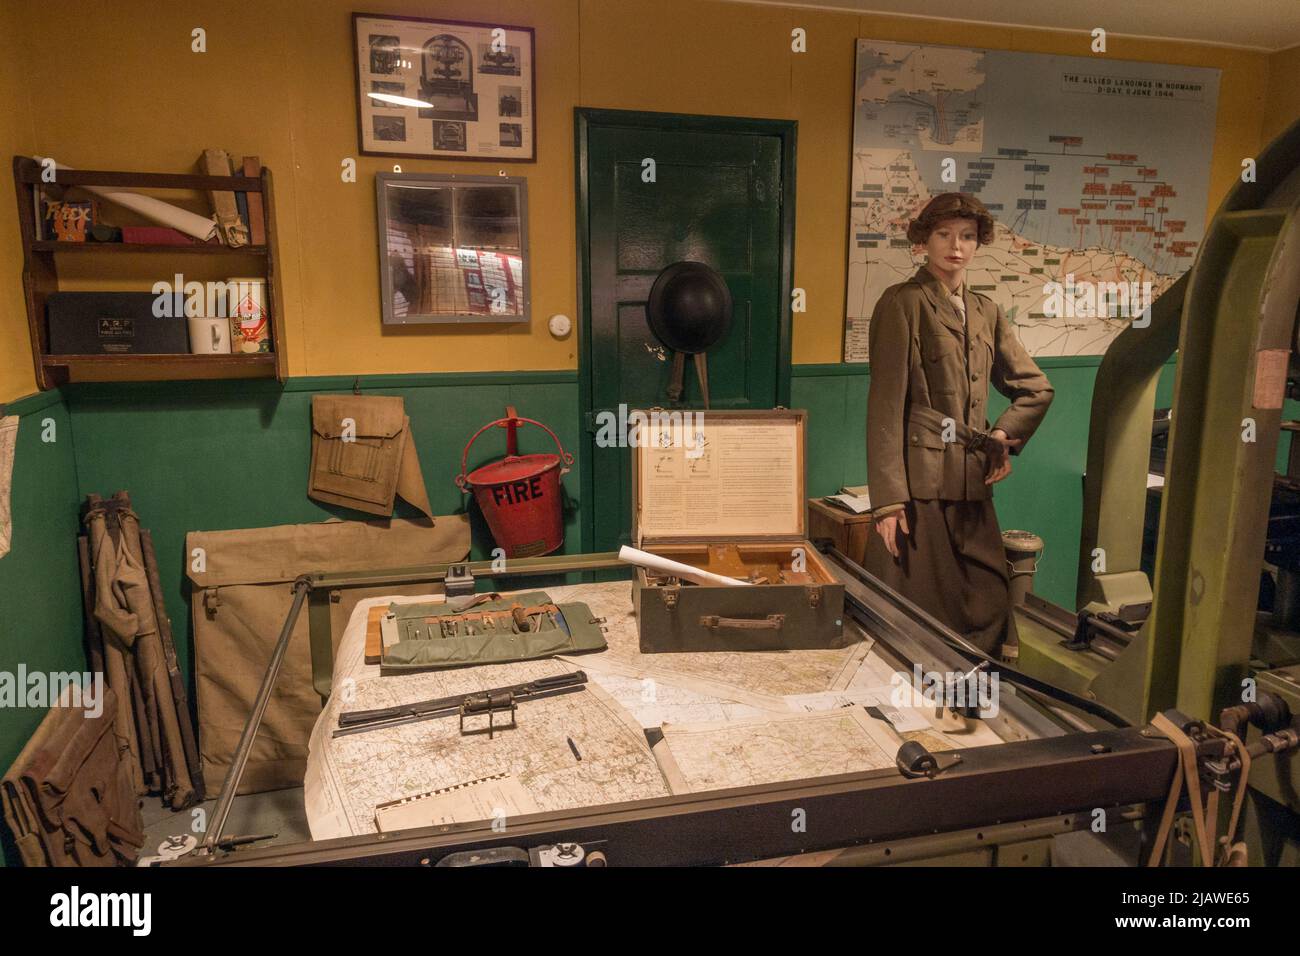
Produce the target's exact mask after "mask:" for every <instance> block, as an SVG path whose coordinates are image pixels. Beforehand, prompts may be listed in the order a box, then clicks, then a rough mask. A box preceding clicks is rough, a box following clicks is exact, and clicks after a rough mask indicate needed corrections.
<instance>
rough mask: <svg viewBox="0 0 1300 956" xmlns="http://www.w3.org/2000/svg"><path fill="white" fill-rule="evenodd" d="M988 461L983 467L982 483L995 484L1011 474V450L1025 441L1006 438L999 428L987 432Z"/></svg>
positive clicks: (1005, 434)
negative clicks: (988, 439) (988, 440)
mask: <svg viewBox="0 0 1300 956" xmlns="http://www.w3.org/2000/svg"><path fill="white" fill-rule="evenodd" d="M989 438H990V439H992V440H991V441H990V442H989V443H988V445H987V451H988V463H987V464H986V465H985V468H984V484H986V485H995V484H997V483H998V482H999V481H1001V480H1002V479H1003V478H1005V477H1006V476H1007V475H1009V474H1011V450H1012V449H1013V448H1019V447H1020V446H1021V445H1023V444H1024V443H1025V440H1024V439H1023V438H1008V437H1007V433H1006V432H1004V431H1003V430H1002V429H1001V428H995V429H993V431H992V432H990V433H989Z"/></svg>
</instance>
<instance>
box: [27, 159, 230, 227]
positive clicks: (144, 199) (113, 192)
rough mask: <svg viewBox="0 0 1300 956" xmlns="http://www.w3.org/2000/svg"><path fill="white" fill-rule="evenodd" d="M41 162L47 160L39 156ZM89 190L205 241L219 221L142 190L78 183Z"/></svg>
mask: <svg viewBox="0 0 1300 956" xmlns="http://www.w3.org/2000/svg"><path fill="white" fill-rule="evenodd" d="M36 161H37V162H38V163H41V162H44V159H43V158H42V157H40V156H37V157H36ZM54 168H55V169H56V170H59V169H68V170H70V169H72V167H71V166H64V165H63V164H62V163H55V164H54ZM78 188H79V189H84V190H85V191H86V192H88V193H94V194H95V195H96V196H99V197H101V198H103V199H107V200H108V201H109V202H112V203H116V204H117V205H119V206H123V207H125V208H126V209H130V210H132V211H133V212H138V213H139V214H140V215H142V216H145V217H146V218H149V219H152V220H153V221H154V222H157V223H161V224H162V225H164V226H170V227H171V228H172V229H179V230H180V231H181V232H183V233H185V234H186V235H188V236H193V237H194V238H195V239H198V240H201V241H203V242H206V241H207V240H209V239H211V238H212V237H213V236H214V235H216V232H217V224H216V223H215V222H214V221H213V220H212V219H208V218H204V217H203V216H200V215H198V214H197V213H192V212H190V211H189V210H188V209H182V208H180V207H179V206H173V205H172V204H171V203H166V202H163V201H162V200H161V199H154V198H153V197H152V196H142V195H140V194H139V193H133V192H130V191H128V190H123V189H117V188H115V187H112V186H79V187H78Z"/></svg>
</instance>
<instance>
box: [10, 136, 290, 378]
mask: <svg viewBox="0 0 1300 956" xmlns="http://www.w3.org/2000/svg"><path fill="white" fill-rule="evenodd" d="M13 170H14V187H15V191H16V193H17V197H18V225H19V229H20V231H21V234H22V247H23V290H24V298H25V302H26V307H27V323H28V330H29V332H30V335H31V343H32V358H33V362H34V365H35V373H36V383H37V386H38V387H39V388H41V389H42V390H44V389H49V388H54V387H56V386H59V385H62V384H65V383H67V382H76V381H159V380H167V379H176V380H184V379H214V378H232V379H234V378H277V379H279V380H280V381H283V380H284V379H285V377H286V375H287V364H286V360H285V359H286V357H285V331H284V330H285V322H284V307H283V300H282V297H281V290H280V281H279V275H278V272H277V266H278V262H277V255H276V238H275V237H276V232H275V203H274V197H273V194H272V185H271V171H270V170H269V169H266V168H265V167H261V168H260V170H259V171H257V174H256V175H250V176H201V175H194V174H170V173H137V172H121V171H108V170H83V169H75V170H74V169H62V168H59V169H57V171H56V172H55V176H54V179H55V181H54V182H52V183H51V182H49V181H47V179H46V176H47V175H48V172H47V168H46V167H45V166H43V165H42V164H41V163H40V162H38V161H37V160H35V159H32V158H31V157H27V156H15V157H14V160H13ZM78 186H87V187H99V188H116V189H121V190H149V191H151V192H152V191H153V190H187V191H190V192H194V191H199V192H204V193H209V192H217V191H226V192H233V193H236V194H239V193H243V194H246V196H247V197H249V201H244V205H246V206H247V209H248V213H249V216H250V222H251V217H252V216H253V215H255V214H256V215H259V216H260V220H261V221H260V222H258V223H257V227H258V228H255V229H252V230H250V232H251V233H252V234H253V235H254V236H256V237H257V238H259V239H261V238H262V237H263V236H264V237H265V241H264V242H259V243H258V244H257V245H244V246H238V247H233V246H228V245H220V244H218V243H216V242H212V241H209V242H200V241H197V240H195V241H193V242H185V241H184V240H182V239H176V241H174V242H173V241H163V242H147V241H146V242H121V241H114V242H95V241H90V240H89V239H88V241H85V242H79V241H67V240H66V239H63V240H60V239H54V238H51V237H50V235H49V234H44V233H43V231H42V228H41V227H42V221H41V216H40V212H39V210H40V209H41V205H40V198H41V196H42V195H43V194H45V193H46V192H47V191H49V192H52V191H53V188H54V187H57V188H58V189H60V190H64V189H66V190H68V192H69V193H72V194H73V195H77V193H75V192H73V187H78ZM87 195H89V194H87ZM253 196H256V197H257V199H256V200H251V197H253ZM97 202H98V203H99V204H100V208H101V210H109V211H110V215H112V214H113V213H116V211H117V207H116V206H114V204H113V203H112V202H111V201H109V200H107V199H99V200H97ZM242 212H243V207H241V213H242ZM128 216H129V214H128ZM164 238H166V237H164ZM134 255H138V256H141V257H142V258H141V259H140V260H138V261H139V262H144V263H147V262H151V261H156V262H157V268H156V269H155V268H154V267H153V266H148V267H147V273H148V274H149V275H152V274H153V273H154V272H157V276H156V279H157V280H158V281H167V282H170V281H171V280H172V278H173V277H174V276H175V275H176V274H177V273H181V274H183V273H184V272H185V267H184V266H183V265H182V264H181V263H184V262H189V263H191V264H193V263H195V261H196V260H195V258H194V257H196V256H197V257H210V258H211V259H212V260H213V262H214V263H215V262H229V263H230V267H231V270H232V271H238V272H239V275H240V276H241V278H242V277H248V278H251V279H257V280H265V283H266V301H265V308H266V311H267V312H269V321H268V326H269V339H270V351H267V352H253V353H245V352H232V353H230V354H217V355H211V354H209V355H192V354H187V353H182V352H167V353H163V354H153V353H141V352H126V353H105V354H98V353H96V354H75V355H70V354H58V353H56V352H54V351H52V349H51V347H50V335H49V323H48V321H47V309H46V305H47V302H48V300H49V297H50V296H51V295H53V294H54V293H56V292H59V291H62V288H61V285H60V273H59V261H60V260H61V259H63V258H64V257H67V256H73V257H75V259H76V260H77V262H78V263H79V264H78V267H77V269H76V270H71V271H75V273H76V282H75V288H76V290H77V291H86V290H87V289H88V288H92V287H93V285H94V283H95V280H96V278H97V277H99V276H101V275H102V278H103V280H104V288H105V289H106V290H107V289H110V288H111V289H113V290H114V291H120V290H121V288H122V275H121V271H120V270H121V264H122V263H123V262H135V261H137V260H132V259H122V258H120V257H122V256H134ZM171 256H179V257H183V258H181V259H180V261H179V262H177V263H175V266H174V267H173V264H172V263H171V262H170V260H169V257H171ZM101 260H102V261H101ZM109 262H112V263H114V264H113V265H111V266H110V265H108V264H107V263H109ZM236 265H237V270H236V269H235V267H236ZM70 269H71V267H69V270H70ZM147 285H152V283H147ZM178 301H179V298H178ZM178 319H179V321H184V318H182V317H178Z"/></svg>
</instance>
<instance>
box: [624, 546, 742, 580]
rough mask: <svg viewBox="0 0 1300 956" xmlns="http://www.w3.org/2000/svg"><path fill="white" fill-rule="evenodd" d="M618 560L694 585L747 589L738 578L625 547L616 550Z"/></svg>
mask: <svg viewBox="0 0 1300 956" xmlns="http://www.w3.org/2000/svg"><path fill="white" fill-rule="evenodd" d="M618 559H619V560H620V561H626V562H627V563H628V564H638V565H640V566H641V567H643V568H649V569H650V570H652V571H658V572H660V573H661V574H671V575H673V576H674V577H678V578H685V579H686V580H687V581H693V582H695V583H696V584H724V585H727V586H728V587H748V586H749V582H748V581H741V580H740V579H739V578H729V577H725V576H723V575H721V574H714V573H712V572H711V571H701V570H700V569H699V568H693V567H691V566H690V565H689V564H682V563H681V562H679V561H670V560H669V559H668V558H661V557H660V556H659V555H657V554H651V553H650V552H649V551H638V550H637V549H636V548H629V547H628V546H627V545H623V547H621V548H619V549H618Z"/></svg>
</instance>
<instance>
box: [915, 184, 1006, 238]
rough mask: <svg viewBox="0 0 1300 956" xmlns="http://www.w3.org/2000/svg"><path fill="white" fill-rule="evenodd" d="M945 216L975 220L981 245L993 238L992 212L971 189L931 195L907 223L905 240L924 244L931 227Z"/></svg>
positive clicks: (932, 228)
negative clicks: (918, 213)
mask: <svg viewBox="0 0 1300 956" xmlns="http://www.w3.org/2000/svg"><path fill="white" fill-rule="evenodd" d="M945 219H969V220H971V221H972V222H974V223H975V228H976V229H977V230H978V232H977V233H976V239H977V241H978V243H979V244H980V245H981V246H987V245H988V244H989V243H990V242H992V241H993V216H992V214H991V213H990V212H989V211H988V210H987V209H986V208H985V207H984V204H983V203H982V202H980V201H979V200H978V199H976V198H975V197H974V196H972V195H971V194H970V193H940V194H939V195H938V196H935V197H934V198H933V199H931V200H930V201H929V202H928V203H926V204H925V208H924V209H922V210H921V214H920V215H919V216H917V217H916V218H915V219H913V220H912V221H911V222H909V223H908V224H907V238H908V241H910V242H914V243H916V244H917V245H918V246H923V245H925V244H926V242H927V241H928V240H929V238H930V233H931V232H933V231H934V227H935V226H937V225H938V224H939V223H941V222H943V220H945Z"/></svg>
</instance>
